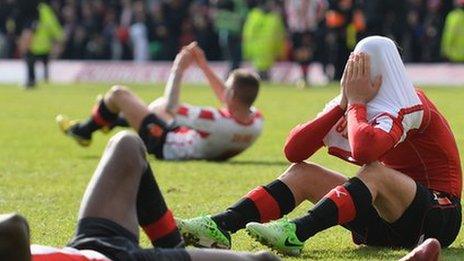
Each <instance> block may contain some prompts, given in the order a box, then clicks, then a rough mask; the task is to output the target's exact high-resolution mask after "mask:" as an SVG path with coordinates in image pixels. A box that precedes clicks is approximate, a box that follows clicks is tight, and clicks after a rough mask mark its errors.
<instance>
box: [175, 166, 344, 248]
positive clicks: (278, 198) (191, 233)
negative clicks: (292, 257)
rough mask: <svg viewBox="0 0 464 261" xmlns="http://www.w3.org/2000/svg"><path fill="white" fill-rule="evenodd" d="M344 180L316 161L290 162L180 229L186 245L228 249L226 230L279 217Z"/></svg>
mask: <svg viewBox="0 0 464 261" xmlns="http://www.w3.org/2000/svg"><path fill="white" fill-rule="evenodd" d="M346 181H347V178H346V177H344V176H343V175H341V174H338V173H336V172H334V171H331V170H328V169H326V168H323V167H321V166H318V165H316V164H310V163H300V164H293V165H292V166H290V167H289V168H288V169H287V170H286V171H285V172H284V174H282V175H281V176H280V177H279V178H278V179H277V180H275V181H273V182H271V183H269V184H268V185H266V186H259V187H256V188H255V189H253V190H252V191H250V192H249V193H248V194H246V195H245V196H244V197H243V198H242V199H240V200H239V201H238V202H236V203H235V204H234V205H232V206H231V207H229V208H228V209H227V210H225V211H224V212H222V213H219V214H216V215H214V216H202V217H197V218H192V219H186V220H178V225H179V229H180V231H181V233H182V235H183V236H184V239H185V241H186V242H187V243H188V244H192V245H196V246H202V247H220V248H230V245H231V242H230V234H229V233H235V232H236V231H238V230H240V229H243V228H245V226H246V224H247V223H250V222H262V223H263V222H268V221H270V220H275V219H279V218H281V217H282V216H283V215H285V214H287V213H289V212H291V211H292V210H293V209H294V208H295V207H296V206H298V205H299V204H300V203H301V202H303V201H304V200H306V199H308V200H310V201H311V202H314V203H315V202H318V201H319V200H320V199H321V198H322V197H323V196H324V195H325V194H327V193H328V192H329V191H330V190H331V189H333V188H334V187H336V186H338V185H341V184H343V183H344V182H346ZM294 239H296V238H294ZM284 241H285V239H284ZM294 241H295V242H294V244H293V245H292V246H291V249H296V250H298V251H299V249H301V248H302V246H303V244H302V243H301V242H299V241H297V240H294ZM292 251H293V250H292Z"/></svg>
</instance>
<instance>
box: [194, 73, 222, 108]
mask: <svg viewBox="0 0 464 261" xmlns="http://www.w3.org/2000/svg"><path fill="white" fill-rule="evenodd" d="M200 69H201V70H202V71H203V74H204V75H205V77H206V79H207V80H208V83H209V85H210V86H211V88H212V89H213V91H214V94H216V96H217V98H218V99H219V101H221V102H224V92H225V85H224V81H223V80H222V79H221V78H219V76H218V75H216V73H215V72H214V71H213V70H212V69H211V67H209V66H208V65H205V66H202V67H200Z"/></svg>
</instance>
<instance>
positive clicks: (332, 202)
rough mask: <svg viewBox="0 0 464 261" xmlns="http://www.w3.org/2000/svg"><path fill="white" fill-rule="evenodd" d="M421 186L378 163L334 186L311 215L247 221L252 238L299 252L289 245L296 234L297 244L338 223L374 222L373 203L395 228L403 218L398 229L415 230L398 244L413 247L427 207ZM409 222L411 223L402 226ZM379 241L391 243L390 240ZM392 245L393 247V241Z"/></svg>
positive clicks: (310, 212) (274, 247) (279, 247)
mask: <svg viewBox="0 0 464 261" xmlns="http://www.w3.org/2000/svg"><path fill="white" fill-rule="evenodd" d="M303 184H305V183H303ZM417 188H419V187H418V186H416V183H415V182H414V180H412V179H411V178H409V177H408V176H406V175H404V174H402V173H400V172H398V171H395V170H392V169H389V168H387V167H385V166H383V165H381V164H380V163H377V162H374V163H371V164H369V165H366V166H364V167H363V168H362V169H361V170H360V171H359V173H358V174H357V176H356V177H354V178H351V179H349V180H348V181H347V182H345V183H344V184H342V185H339V186H337V187H335V188H333V189H332V190H331V191H330V192H328V193H327V194H326V195H325V196H324V197H323V198H322V199H321V200H319V201H318V202H317V204H316V205H315V206H314V207H313V208H312V209H311V210H310V211H309V213H308V214H307V215H305V216H303V217H300V218H298V219H295V220H292V221H286V220H280V221H274V222H270V223H267V224H260V223H256V222H252V223H249V224H247V231H248V233H249V234H250V235H251V236H252V237H254V238H255V239H257V240H258V241H260V242H261V243H263V244H265V245H268V246H269V247H271V248H273V249H275V250H277V251H280V252H282V253H286V254H298V252H297V251H293V250H292V248H291V247H290V246H292V245H294V244H293V243H292V242H290V243H291V244H286V243H288V240H289V239H291V238H295V237H296V238H297V239H298V240H297V241H296V242H297V243H299V242H305V241H306V240H308V239H309V238H310V237H312V236H314V235H315V234H317V233H318V232H320V231H323V230H325V229H327V228H330V227H332V226H335V225H344V226H346V227H348V228H350V226H356V225H358V226H359V224H368V223H369V222H371V221H370V220H368V218H369V217H372V216H374V217H375V215H372V213H370V212H372V209H373V208H372V206H375V208H376V209H377V211H378V213H379V215H380V216H381V218H382V219H383V220H384V221H385V222H387V223H389V224H390V225H391V226H392V227H394V226H395V222H396V221H398V220H399V219H400V218H402V219H403V220H402V221H401V222H400V223H398V224H396V226H398V227H399V228H398V231H410V232H411V233H410V235H404V234H402V235H401V237H403V240H401V241H400V242H398V243H397V244H399V246H402V247H411V246H414V244H415V243H416V242H417V241H415V240H417V236H418V234H419V230H420V224H418V223H420V222H415V224H416V226H414V225H413V222H412V221H413V220H412V217H414V216H415V215H417V213H416V210H417V209H416V208H418V207H423V208H425V207H426V206H425V202H424V200H423V198H422V197H423V195H424V194H423V193H425V192H424V190H423V188H422V187H421V188H420V189H417ZM416 190H417V193H416ZM413 200H414V204H412V203H413ZM410 206H411V208H409V207H410ZM407 209H410V210H409V211H408V214H407V215H403V214H404V213H406V210H407ZM385 222H383V223H385ZM355 224H356V225H355ZM405 224H408V225H411V226H410V227H409V228H407V227H401V226H404V225H405ZM400 234H401V233H400ZM405 234H406V233H405ZM385 237H387V235H385ZM379 244H380V245H383V246H389V244H388V243H385V244H384V243H379ZM295 245H296V244H295ZM301 246H302V244H301ZM390 246H393V243H392V244H391V245H390Z"/></svg>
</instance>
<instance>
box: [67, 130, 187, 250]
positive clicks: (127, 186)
mask: <svg viewBox="0 0 464 261" xmlns="http://www.w3.org/2000/svg"><path fill="white" fill-rule="evenodd" d="M107 221H110V222H109V224H108V229H109V228H111V226H112V224H117V225H119V226H121V227H122V229H121V230H122V231H126V232H127V233H126V234H130V235H132V237H133V238H136V239H137V240H138V231H139V230H138V227H139V225H140V226H141V227H142V228H143V230H144V231H145V233H146V234H147V236H148V238H149V239H150V240H151V242H152V244H153V245H154V246H157V247H176V246H179V245H182V239H181V236H180V234H179V232H178V230H177V227H176V225H175V222H174V219H173V216H172V213H171V211H170V210H169V209H168V208H167V206H166V203H165V201H164V198H163V196H162V194H161V191H160V190H159V187H158V185H157V183H156V181H155V179H154V176H153V173H152V170H151V168H150V166H149V164H148V162H147V161H146V150H145V146H144V144H143V142H142V140H141V139H140V138H139V137H137V136H136V135H135V134H132V133H129V132H121V133H118V134H117V135H115V136H114V137H113V138H111V140H110V141H109V144H108V146H107V148H106V149H105V152H104V154H103V156H102V158H101V160H100V163H99V164H98V166H97V169H96V170H95V173H94V175H93V177H92V179H91V181H90V183H89V185H88V186H87V189H86V191H85V194H84V197H83V199H82V203H81V207H80V210H79V225H78V230H77V234H76V237H75V242H77V244H79V238H80V236H81V235H86V234H85V233H86V232H87V231H89V230H90V231H91V230H92V229H95V230H96V229H97V228H98V225H102V224H103V225H106V223H108V222H107ZM94 224H96V225H94ZM92 226H96V227H92ZM115 231H118V228H115ZM86 236H88V235H86Z"/></svg>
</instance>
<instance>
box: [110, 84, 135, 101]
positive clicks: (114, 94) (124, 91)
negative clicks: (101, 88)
mask: <svg viewBox="0 0 464 261" xmlns="http://www.w3.org/2000/svg"><path fill="white" fill-rule="evenodd" d="M129 94H130V90H129V88H127V87H126V86H122V85H114V86H113V87H111V89H110V91H109V92H108V96H109V97H110V98H111V99H117V98H119V97H124V96H127V95H129Z"/></svg>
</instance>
